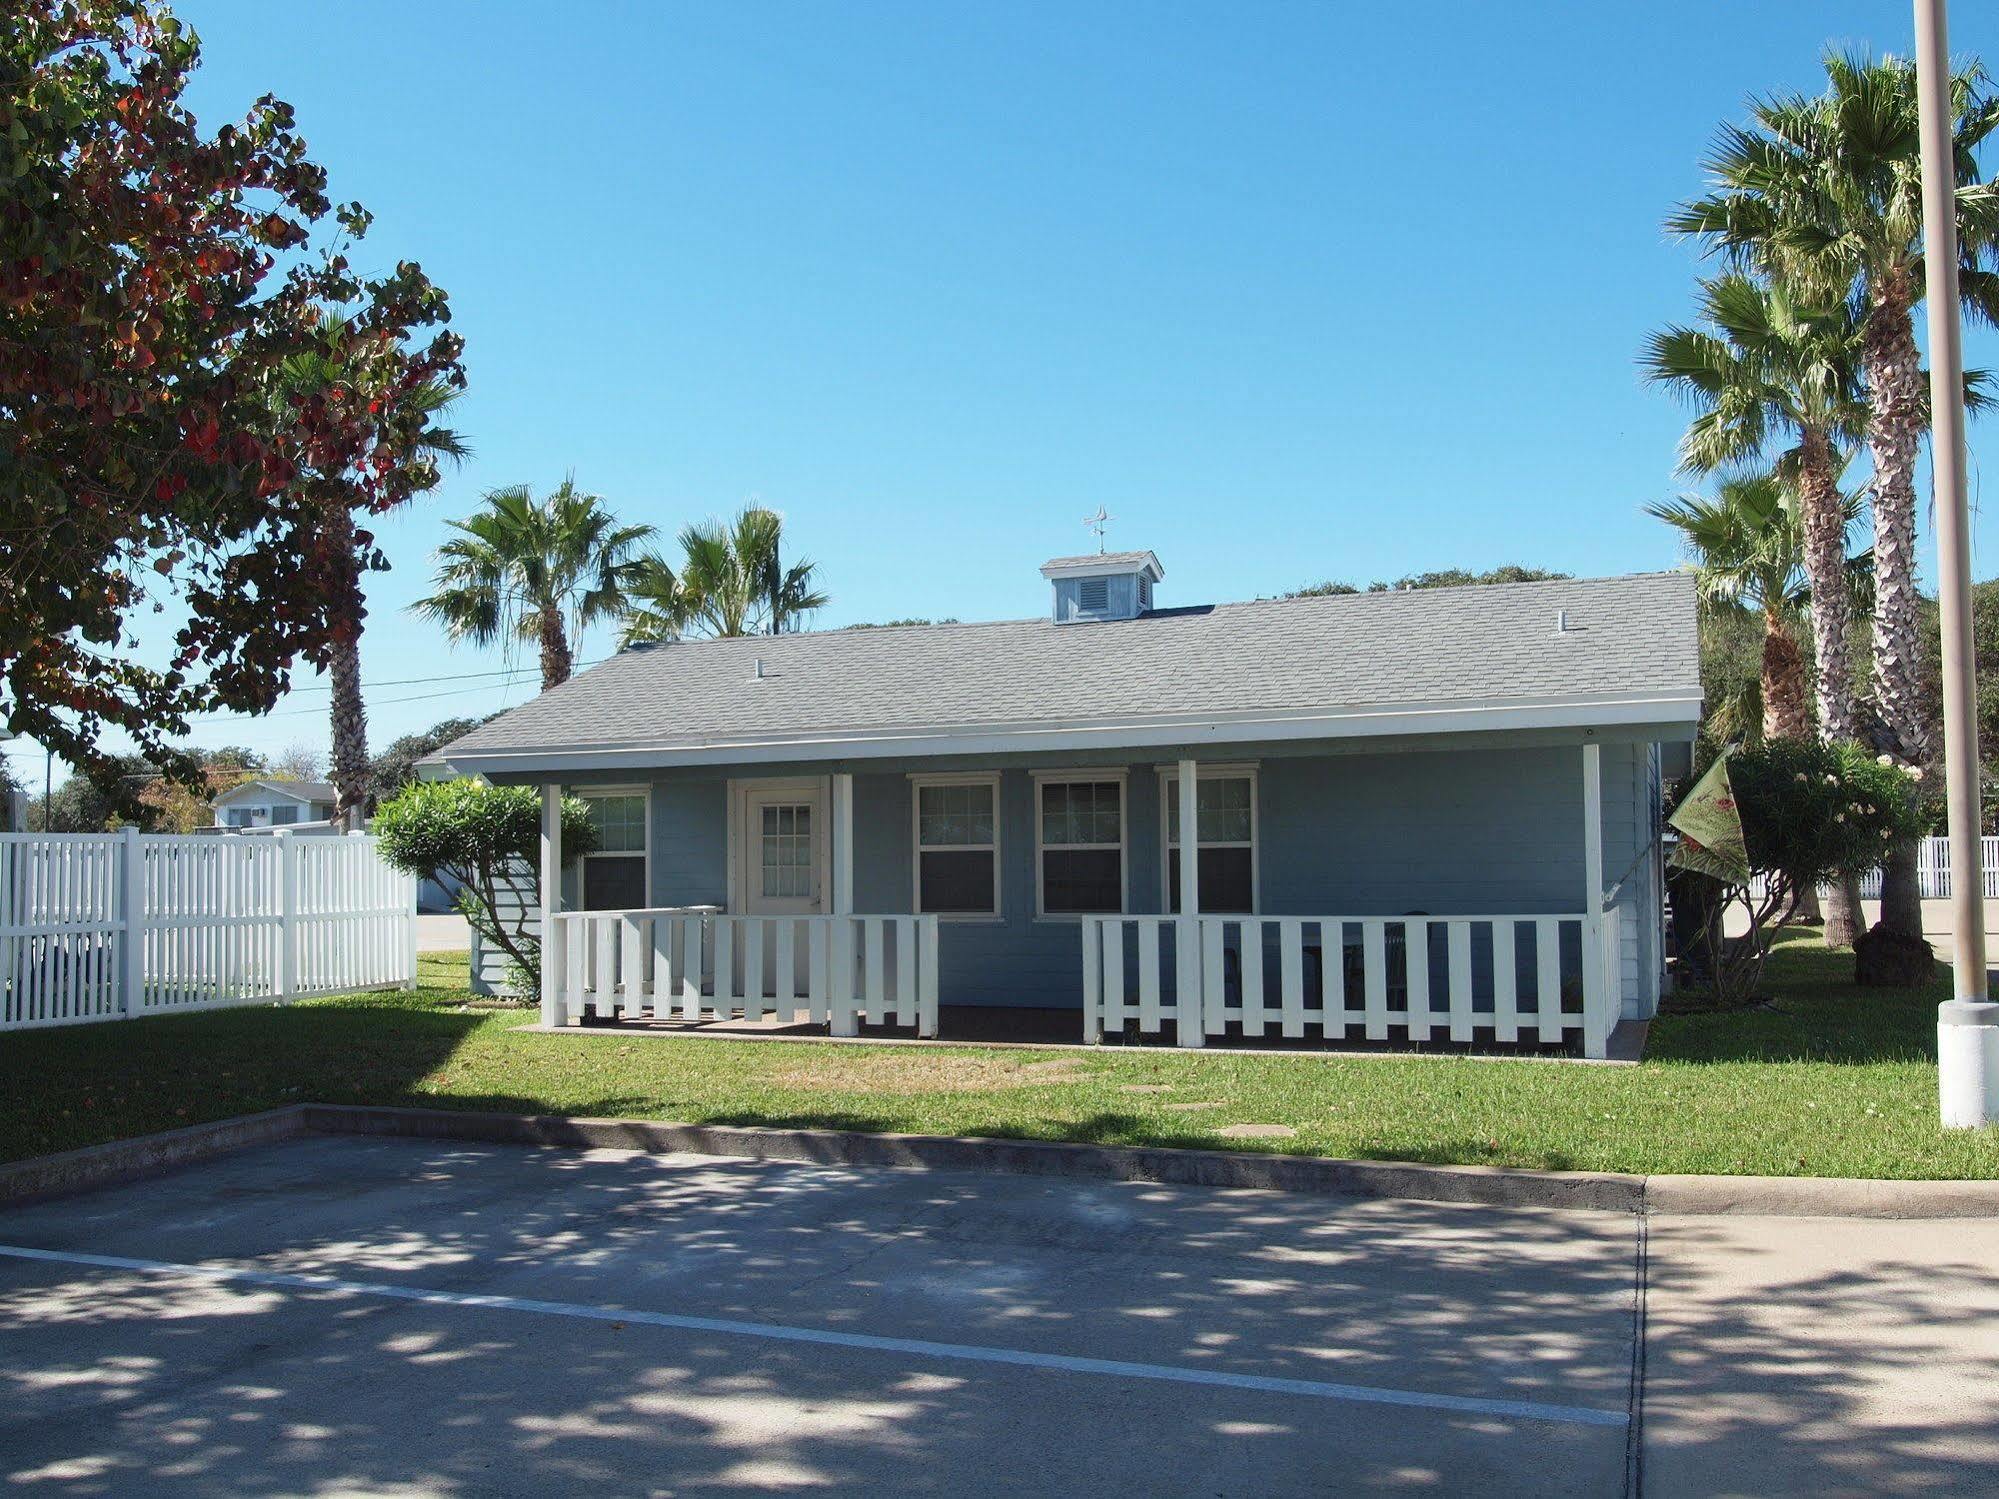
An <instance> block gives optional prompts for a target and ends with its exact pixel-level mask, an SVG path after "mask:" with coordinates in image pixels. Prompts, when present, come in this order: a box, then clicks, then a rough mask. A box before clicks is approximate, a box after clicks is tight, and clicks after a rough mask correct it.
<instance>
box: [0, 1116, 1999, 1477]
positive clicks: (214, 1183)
mask: <svg viewBox="0 0 1999 1499" xmlns="http://www.w3.org/2000/svg"><path fill="white" fill-rule="evenodd" d="M1848 1227H1850V1226H1841V1228H1840V1229H1839V1230H1835V1229H1832V1228H1828V1227H1825V1226H1823V1225H1806V1226H1805V1228H1804V1229H1800V1226H1799V1224H1798V1223H1797V1222H1795V1221H1792V1222H1788V1223H1785V1224H1782V1225H1779V1226H1777V1227H1774V1228H1773V1227H1771V1226H1769V1225H1761V1226H1759V1225H1756V1224H1754V1223H1752V1222H1750V1221H1749V1220H1731V1221H1729V1222H1728V1223H1726V1224H1724V1225H1722V1226H1720V1227H1717V1226H1716V1220H1698V1221H1697V1220H1682V1221H1680V1222H1678V1223H1675V1222H1670V1221H1655V1222H1654V1223H1653V1225H1651V1230H1650V1252H1651V1263H1652V1269H1651V1273H1650V1275H1649V1277H1648V1283H1647V1285H1646V1292H1647V1294H1646V1298H1645V1300H1646V1309H1647V1312H1648V1315H1649V1317H1650V1319H1651V1327H1652V1333H1651V1335H1650V1336H1648V1337H1647V1339H1646V1340H1645V1349H1646V1355H1647V1357H1646V1360H1645V1367H1646V1369H1647V1370H1648V1373H1649V1376H1650V1379H1649V1383H1648V1385H1647V1389H1646V1398H1645V1402H1644V1406H1643V1414H1644V1418H1645V1419H1644V1428H1643V1429H1644V1431H1645V1436H1646V1440H1645V1442H1644V1443H1643V1451H1642V1473H1643V1477H1644V1489H1645V1492H1648V1493H1716V1492H1740V1493H1774V1492H1784V1491H1786V1490H1787V1489H1788V1490H1794V1491H1797V1492H1836V1491H1838V1490H1839V1489H1840V1488H1841V1487H1842V1486H1846V1485H1851V1486H1852V1488H1853V1490H1854V1491H1856V1492H1859V1491H1872V1492H1881V1491H1893V1490H1895V1489H1898V1488H1899V1489H1906V1490H1907V1491H1909V1492H1915V1491H1918V1490H1923V1491H1928V1492H1936V1491H1940V1490H1944V1489H1955V1490H1957V1491H1960V1492H1974V1491H1979V1490H1981V1489H1983V1490H1987V1491H1990V1490H1992V1489H1993V1488H1995V1486H1999V1452H1995V1451H1994V1448H1993V1445H1992V1443H1991V1441H1990V1440H1989V1439H1987V1438H1984V1437H1982V1436H1980V1435H1979V1434H1978V1433H1977V1431H1976V1430H1975V1428H1974V1422H1973V1421H1972V1420H1971V1419H1969V1414H1975V1412H1974V1409H1973V1407H1972V1406H1971V1405H1970V1403H1969V1402H1970V1401H1971V1400H1973V1399H1975V1398H1976V1393H1975V1392H1976V1391H1978V1390H1979V1388H1980V1387H1981V1385H1982V1387H1983V1388H1984V1389H1988V1390H1989V1389H1990V1388H1992V1376H1993V1374H1994V1373H1995V1372H1999V1371H1995V1370H1994V1369H1993V1368H1992V1367H1991V1362H1992V1360H1993V1357H1994V1349H1993V1347H1992V1339H1990V1338H1989V1337H1988V1336H1987V1334H1988V1333H1989V1332H1990V1330H1991V1327H1992V1325H1993V1324H1992V1323H1991V1322H1989V1321H1988V1322H1984V1323H1981V1322H1980V1320H1979V1319H1980V1318H1981V1317H1985V1318H1990V1317H1993V1316H1995V1315H1999V1301H1995V1300H1994V1293H1993V1287H1994V1284H1995V1281H1994V1278H1993V1276H1992V1275H1991V1274H1990V1273H1988V1272H1986V1271H1985V1270H1983V1269H1982V1268H1977V1265H1978V1261H1979V1259H1980V1257H1981V1256H1982V1257H1983V1261H1984V1263H1985V1264H1999V1235H1995V1234H1994V1233H1992V1232H1991V1231H1990V1229H1989V1227H1988V1226H1980V1227H1978V1228H1976V1229H1972V1230H1969V1231H1968V1232H1969V1233H1970V1234H1972V1235H1973V1236H1974V1237H1973V1238H1967V1239H1965V1240H1964V1241H1963V1243H1962V1245H1961V1250H1962V1257H1961V1260H1960V1262H1958V1263H1956V1264H1955V1265H1953V1266H1952V1267H1951V1269H1950V1271H1949V1274H1948V1275H1947V1276H1946V1277H1944V1278H1943V1279H1942V1280H1934V1279H1933V1280H1929V1281H1923V1282H1915V1281H1913V1280H1909V1279H1907V1278H1905V1279H1904V1280H1902V1281H1896V1282H1895V1283H1894V1285H1893V1286H1892V1288H1891V1289H1889V1290H1888V1291H1886V1292H1883V1291H1882V1290H1881V1286H1882V1285H1883V1284H1885V1283H1883V1282H1879V1281H1877V1280H1875V1279H1873V1278H1871V1277H1872V1275H1873V1271H1870V1270H1868V1269H1866V1268H1864V1262H1865V1260H1866V1255H1867V1253H1868V1252H1869V1251H1868V1249H1867V1242H1868V1241H1867V1237H1866V1235H1865V1234H1864V1233H1863V1234H1860V1235H1859V1236H1857V1237H1856V1235H1855V1234H1853V1233H1850V1232H1846V1231H1844V1229H1845V1228H1848ZM1883 1227H1887V1228H1906V1226H1905V1225H1900V1226H1898V1225H1884V1226H1883ZM1949 1232H1951V1233H1953V1234H1957V1233H1963V1232H1967V1231H1966V1230H1964V1229H1963V1226H1961V1225H1960V1226H1959V1227H1958V1228H1957V1229H1953V1230H1950V1231H1949ZM1979 1233H1984V1234H1985V1235H1986V1237H1985V1238H1984V1239H1983V1240H1982V1241H1981V1240H1976V1239H1975V1236H1976V1235H1977V1234H1979ZM1882 1242H1883V1244H1886V1243H1888V1242H1889V1241H1887V1240H1883V1241H1882ZM1897 1242H1900V1241H1897ZM1953 1242H1955V1241H1953ZM0 1246H4V1250H0V1385H4V1387H5V1388H6V1389H7V1390H8V1392H9V1398H8V1399H7V1400H6V1401H4V1402H0V1474H4V1475H5V1477H6V1478H7V1479H9V1480H10V1481H11V1482H12V1483H13V1484H15V1485H18V1486H20V1487H21V1489H22V1491H23V1492H36V1491H39V1492H44V1493H103V1494H119V1495H125V1494H148V1493H189V1494H242V1493H256V1494H276V1493H309V1494H368V1495H380V1494H397V1495H403V1494H419V1493H438V1494H449V1495H471V1494H481V1495H485V1494H515V1493H518V1494H550V1493H567V1492H583V1491H589V1492H591V1493H593V1494H602V1495H611V1494H668V1493H671V1494H709V1493H734V1492H745V1491H769V1490H772V1489H790V1488H808V1489H815V1490H819V1491H823V1492H829V1493H845V1492H854V1493H859V1492H863V1491H869V1492H912V1493H949V1494H1078V1495H1081V1494H1092V1495H1096V1494H1104V1493H1110V1494H1124V1493H1147V1494H1186V1495H1209V1496H1211V1495H1236V1494H1242V1495H1266V1494H1308V1493H1310V1494H1328V1493H1344V1492H1355V1491H1361V1490H1371V1489H1419V1490H1427V1491H1429V1492H1433V1493H1436V1492H1442V1493H1474V1492H1475V1493H1479V1494H1514V1493H1519V1494H1588V1495H1614V1494H1619V1493H1624V1492H1629V1491H1630V1489H1629V1485H1630V1483H1631V1481H1632V1479H1633V1476H1634V1473H1636V1472H1639V1471H1640V1470H1641V1464H1639V1463H1634V1462H1633V1461H1632V1458H1633V1456H1634V1454H1633V1453H1632V1452H1631V1451H1628V1450H1627V1449H1628V1446H1629V1445H1630V1444H1629V1443H1628V1437H1629V1435H1630V1433H1631V1431H1632V1430H1633V1428H1632V1426H1631V1424H1630V1422H1629V1415H1630V1412H1631V1410H1632V1393H1633V1391H1632V1379H1633V1371H1634V1357H1633V1355H1634V1328H1635V1326H1636V1320H1635V1315H1634V1314H1635V1311H1636V1308H1637V1303H1638V1299H1639V1298H1638V1294H1637V1293H1638V1289H1639V1286H1640V1276H1639V1274H1638V1266H1639V1257H1640V1249H1641V1244H1640V1233H1639V1228H1638V1225H1637V1223H1636V1222H1635V1221H1634V1220H1632V1219H1630V1218H1627V1217H1621V1216H1616V1215H1607V1214H1586V1213H1562V1214H1557V1213H1550V1212H1531V1211H1500V1210H1491V1209H1480V1208H1466V1207H1453V1206H1446V1205H1438V1204H1415V1203H1402V1202H1377V1203H1347V1202H1329V1201H1326V1200H1323V1199H1314V1198H1307V1197H1296V1196H1286V1195H1282V1194H1265V1193H1249V1192H1211V1191H1201V1190H1196V1189H1181V1188H1159V1187H1149V1186H1142V1185H1136V1184H1105V1183H1082V1182H1059V1181H1041V1180H1035V1179H1025V1178H1008V1177H979V1176H969V1175H962V1176H961V1175H950V1174H941V1173H940V1174H925V1173H910V1172H891V1171H854V1170H836V1169H828V1168H818V1167H807V1166H796V1165H782V1164H775V1163H755V1162H745V1161H722V1160H713V1159H708V1158H702V1157H692V1156H678V1157H642V1156H631V1155H627V1154H624V1153H622V1152H608V1151H606V1152H590V1153H577V1152H566V1151H557V1150H527V1149H518V1148H511V1147H478V1146H464V1145H455V1144H435V1143H425V1142H408V1141H389V1140H382V1141H370V1140H355V1139H324V1140H312V1141H307V1142H302V1143H297V1144H290V1145H282V1146H274V1147H270V1148H268V1149H264V1150H258V1151H251V1152H245V1153H243V1154H241V1155H238V1156H234V1157H230V1158H227V1159H225V1160H221V1161H216V1162H211V1163H209V1164H206V1165H204V1166H201V1167H197V1168H194V1169H192V1170H188V1171H184V1172H181V1173H178V1174H175V1175H171V1176H165V1177H161V1178H158V1179H155V1180H153V1181H151V1182H147V1183H142V1184H136V1185H133V1186H129V1187H123V1188H117V1189H112V1190H109V1191H104V1192H99V1193H95V1194H91V1195H88V1196H84V1197H77V1198H71V1199H65V1200H62V1201H57V1202H51V1203H45V1204H41V1205H37V1206H32V1207H28V1208H24V1209H19V1210H15V1211H13V1212H11V1213H7V1214H0ZM1896 1252H1897V1253H1902V1254H1904V1257H1905V1258H1906V1257H1907V1256H1909V1255H1913V1254H1914V1253H1916V1252H1917V1246H1916V1245H1915V1244H1914V1242H1913V1241H1908V1242H1907V1245H1906V1250H1905V1251H1904V1250H1897V1251H1896ZM1856 1261H1860V1262H1863V1268H1862V1269H1859V1270H1856V1269H1855V1268H1854V1266H1855V1265H1856ZM190 1267H197V1268H198V1270H199V1273H197V1269H196V1268H190ZM1883 1268H1884V1267H1882V1266H1875V1267H1874V1271H1879V1270H1881V1269H1883ZM1946 1304H1948V1307H1950V1308H1954V1310H1953V1311H1952V1312H1951V1314H1950V1315H1948V1316H1939V1315H1938V1314H1939V1313H1941V1312H1942V1311H1943V1310H1945V1308H1946ZM1919 1313H1920V1314H1927V1316H1928V1317H1929V1319H1930V1320H1925V1321H1923V1322H1922V1323H1921V1325H1918V1326H1908V1325H1905V1323H1906V1319H1907V1318H1909V1317H1910V1316H1912V1315H1915V1314H1919ZM1867 1329H1872V1330H1875V1331H1879V1332H1880V1333H1881V1334H1882V1337H1883V1339H1885V1341H1886V1343H1887V1344H1888V1345H1890V1346H1888V1347H1886V1348H1884V1349H1882V1350H1880V1351H1879V1355H1878V1357H1877V1356H1876V1353H1875V1351H1873V1349H1872V1345H1873V1344H1874V1343H1875V1342H1876V1341H1879V1340H1877V1339H1875V1338H1873V1337H1872V1336H1871V1335H1870V1336H1869V1337H1867V1338H1865V1339H1859V1338H1857V1337H1856V1336H1855V1335H1856V1333H1857V1332H1859V1331H1861V1330H1867ZM1862 1342H1864V1343H1866V1344H1868V1345H1869V1349H1868V1351H1865V1352H1861V1353H1858V1354H1856V1351H1855V1347H1854V1346H1853V1345H1855V1344H1856V1343H1862ZM1870 1360H1872V1362H1871V1363H1870V1362H1869V1361H1870ZM1960 1380H1961V1381H1963V1382H1962V1383H1961V1384H1958V1385H1956V1398H1955V1399H1950V1400H1942V1401H1939V1400H1938V1399H1937V1398H1936V1397H1937V1396H1938V1395H1940V1394H1941V1393H1942V1392H1943V1389H1944V1388H1945V1387H1947V1386H1949V1385H1951V1384H1952V1382H1953V1381H1960ZM1855 1422H1859V1423H1861V1425H1862V1428H1863V1429H1861V1430H1858V1431H1856V1430H1854V1429H1853V1425H1852V1423H1855ZM1980 1463H1984V1464H1987V1465H1988V1466H1985V1467H1983V1468H1980V1467H1979V1466H1977V1465H1978V1464H1980ZM1744 1464H1750V1465H1752V1466H1747V1467H1745V1466H1744Z"/></svg>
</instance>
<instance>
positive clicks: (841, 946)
mask: <svg viewBox="0 0 1999 1499" xmlns="http://www.w3.org/2000/svg"><path fill="white" fill-rule="evenodd" d="M555 941H556V942H557V943H558V944H559V947H558V950H557V952H556V953H555V954H554V955H553V956H554V958H555V964H554V971H555V972H556V973H557V974H559V975H561V984H560V999H561V1006H560V1012H559V1015H558V1017H557V1018H558V1020H559V1021H560V1022H567V1021H570V1020H581V1019H583V1018H584V1017H585V1016H586V1015H589V1014H592V1013H594V1014H596V1015H598V1016H600V1017H604V1018H613V1017H617V1018H629V1019H639V1018H645V1019H652V1020H685V1021H693V1020H703V1019H715V1020H733V1019H739V1020H761V1019H763V1018H765V1017H766V1016H773V1017H775V1018H777V1019H779V1020H786V1021H801V1020H802V1021H808V1022H810V1023H812V1024H818V1025H828V1026H830V1027H831V1028H832V1032H833V1034H834V1035H836V1036H841V1035H854V1034H855V1033H857V1032H858V1030H859V1028H860V1023H861V1022H862V1021H863V1020H865V1021H868V1022H869V1023H871V1024H876V1025H880V1024H885V1023H887V1022H888V1021H890V1020H894V1021H895V1022H896V1023H897V1024H900V1025H913V1026H915V1027H916V1033H917V1034H918V1035H919V1036H935V1035H936V1034H937V918H936V917H935V916H731V915H726V914H724V913H722V912H720V911H717V910H714V909H712V908H706V907H698V906H691V907H670V908H663V909H658V910H645V911H565V912H562V913H560V914H558V915H557V916H556V918H555Z"/></svg>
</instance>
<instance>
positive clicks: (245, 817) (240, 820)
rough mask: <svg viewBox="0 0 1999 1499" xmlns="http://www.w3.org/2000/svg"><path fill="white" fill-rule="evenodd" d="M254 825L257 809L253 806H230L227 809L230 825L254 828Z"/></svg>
mask: <svg viewBox="0 0 1999 1499" xmlns="http://www.w3.org/2000/svg"><path fill="white" fill-rule="evenodd" d="M256 825H257V809H256V808H255V807H231V808H230V809H229V826H230V827H232V828H254V827H255V826H256Z"/></svg>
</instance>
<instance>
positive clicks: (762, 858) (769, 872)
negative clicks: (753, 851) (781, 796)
mask: <svg viewBox="0 0 1999 1499" xmlns="http://www.w3.org/2000/svg"><path fill="white" fill-rule="evenodd" d="M761 812H762V821H761V822H760V824H759V825H758V828H757V878H758V881H759V883H758V889H760V890H761V891H762V892H763V896H764V899H765V900H810V899H811V898H812V803H810V802H784V803H780V804H773V805H766V806H764V807H763V808H762V809H761Z"/></svg>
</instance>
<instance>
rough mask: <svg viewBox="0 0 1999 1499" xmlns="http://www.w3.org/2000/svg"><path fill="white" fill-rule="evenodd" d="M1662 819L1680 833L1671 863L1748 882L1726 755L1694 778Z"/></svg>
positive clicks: (1745, 853)
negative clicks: (1705, 772) (1689, 786)
mask: <svg viewBox="0 0 1999 1499" xmlns="http://www.w3.org/2000/svg"><path fill="white" fill-rule="evenodd" d="M1666 821H1667V822H1669V823H1671V824H1672V825H1673V826H1674V827H1675V828H1677V829H1678V830H1679V834H1680V846H1679V847H1678V848H1676V849H1674V850H1673V862H1674V863H1675V864H1678V865H1680V866H1681V867H1682V868H1686V869H1693V870H1698V871H1699V872H1700V873H1702V874H1707V875H1713V876H1714V877H1715V878H1716V879H1718V880H1727V881H1728V882H1729V883H1730V884H1732V885H1746V884H1748V883H1749V845H1748V843H1747V842H1746V841H1745V840H1744V839H1743V836H1742V816H1741V814H1740V813H1739V812H1737V811H1736V808H1735V788H1734V787H1733V786H1731V785H1730V784H1729V781H1728V756H1727V755H1723V756H1722V757H1721V758H1720V759H1718V760H1716V761H1715V762H1714V764H1712V765H1710V766H1709V767H1708V768H1707V774H1706V775H1704V776H1702V777H1701V778H1700V779H1699V780H1698V781H1696V782H1694V789H1693V790H1691V791H1689V792H1688V793H1687V794H1686V796H1685V797H1684V798H1682V799H1681V801H1680V804H1679V806H1677V807H1675V808H1674V809H1673V814H1672V816H1670V817H1668V818H1667V819H1666Z"/></svg>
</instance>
